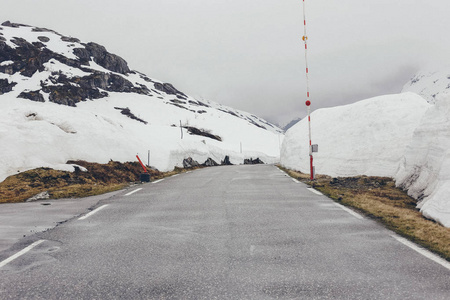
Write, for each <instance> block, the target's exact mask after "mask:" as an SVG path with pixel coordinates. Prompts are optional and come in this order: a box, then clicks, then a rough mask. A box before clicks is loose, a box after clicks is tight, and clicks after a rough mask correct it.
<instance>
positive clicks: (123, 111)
mask: <svg viewBox="0 0 450 300" xmlns="http://www.w3.org/2000/svg"><path fill="white" fill-rule="evenodd" d="M114 108H115V109H117V110H120V113H121V114H122V115H125V116H127V117H129V118H130V119H133V120H136V121H139V122H141V123H144V124H146V125H147V124H148V122H147V121H144V120H142V119H140V118H138V117H136V116H135V115H134V114H133V113H132V112H131V110H130V109H129V108H128V107H126V108H121V107H114Z"/></svg>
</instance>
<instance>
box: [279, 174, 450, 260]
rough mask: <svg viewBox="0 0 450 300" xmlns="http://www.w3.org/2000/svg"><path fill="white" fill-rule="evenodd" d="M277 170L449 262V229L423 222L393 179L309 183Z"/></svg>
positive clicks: (322, 179)
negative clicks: (376, 221) (374, 220)
mask: <svg viewBox="0 0 450 300" xmlns="http://www.w3.org/2000/svg"><path fill="white" fill-rule="evenodd" d="M280 168H281V167H280ZM281 169H283V170H284V171H285V172H286V173H288V174H289V175H290V176H291V177H294V178H296V179H298V180H300V181H302V182H304V183H306V184H308V185H310V186H312V187H314V188H315V189H317V190H319V191H320V192H322V193H323V194H325V195H327V196H328V197H330V198H331V199H333V200H335V201H336V202H339V203H341V204H343V205H346V206H350V207H353V208H355V209H356V210H358V211H360V212H361V213H363V214H365V215H366V216H369V217H371V218H373V219H376V220H378V221H379V222H381V223H382V224H384V225H385V226H386V227H387V228H389V229H391V230H393V231H395V232H396V233H398V234H399V235H401V236H403V237H406V238H407V239H409V240H411V241H413V242H415V243H417V244H419V245H421V246H423V247H425V248H427V249H429V250H431V251H433V252H434V253H436V254H438V255H440V256H442V257H443V258H445V259H447V260H448V261H450V228H446V227H444V226H442V225H440V224H438V223H436V222H434V221H432V220H429V219H426V218H425V217H424V216H423V215H422V214H421V213H420V212H419V211H418V210H417V209H416V201H415V200H414V199H413V198H411V197H410V196H408V195H407V194H406V192H405V191H403V190H401V189H399V188H397V187H396V186H395V182H394V180H393V179H391V178H386V177H369V176H357V177H345V178H332V177H329V176H324V175H318V176H317V178H316V180H315V181H313V182H311V181H310V180H309V175H308V174H303V173H300V172H296V171H292V170H288V169H284V168H281Z"/></svg>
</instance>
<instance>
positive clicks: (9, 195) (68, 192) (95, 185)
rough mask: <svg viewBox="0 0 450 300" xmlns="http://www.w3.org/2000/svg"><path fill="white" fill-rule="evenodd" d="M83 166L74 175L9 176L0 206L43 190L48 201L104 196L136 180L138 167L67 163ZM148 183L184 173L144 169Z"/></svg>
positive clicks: (46, 171) (38, 172)
mask: <svg viewBox="0 0 450 300" xmlns="http://www.w3.org/2000/svg"><path fill="white" fill-rule="evenodd" d="M67 163H69V164H76V165H79V166H82V167H85V168H86V169H87V170H88V171H87V172H83V171H81V170H80V169H78V170H76V171H75V172H65V171H57V170H53V169H49V168H38V169H34V170H30V171H26V172H22V173H20V174H17V175H13V176H10V177H8V178H6V179H5V180H4V181H3V182H1V183H0V203H14V202H24V201H26V200H27V199H29V198H31V197H33V196H34V195H36V194H39V193H41V192H44V191H47V192H48V193H49V195H50V198H51V199H60V198H80V197H87V196H93V195H99V194H104V193H108V192H112V191H116V190H120V189H122V188H125V187H126V186H127V185H129V184H130V183H135V182H137V181H139V176H140V174H141V173H142V167H141V166H140V164H139V163H138V162H127V163H120V162H116V161H110V162H109V163H107V164H98V163H90V162H86V161H68V162H67ZM147 171H148V172H149V173H150V176H151V178H152V180H157V179H161V178H164V177H167V176H172V175H174V174H177V173H181V172H184V171H185V170H184V169H180V168H175V169H174V170H173V171H170V172H160V171H158V170H154V169H149V168H148V169H147Z"/></svg>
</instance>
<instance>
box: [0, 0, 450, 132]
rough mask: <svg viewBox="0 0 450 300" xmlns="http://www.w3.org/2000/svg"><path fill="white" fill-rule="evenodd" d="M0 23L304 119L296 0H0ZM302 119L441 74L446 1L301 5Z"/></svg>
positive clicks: (449, 32)
mask: <svg viewBox="0 0 450 300" xmlns="http://www.w3.org/2000/svg"><path fill="white" fill-rule="evenodd" d="M0 4H1V5H0V8H1V9H0V23H2V22H4V21H6V20H10V21H11V22H16V23H24V24H29V25H33V26H39V27H47V28H49V29H53V30H55V31H57V32H59V33H61V34H63V35H68V36H72V37H77V38H79V39H81V40H82V41H84V42H90V41H93V42H97V43H99V44H102V45H104V46H105V47H106V48H107V49H108V51H110V52H112V53H115V54H117V55H119V56H121V57H123V58H124V59H125V60H127V62H128V64H129V67H130V68H131V69H134V70H138V71H140V72H143V73H145V74H147V75H148V76H149V77H152V78H155V79H159V80H162V81H165V82H170V83H172V84H173V85H174V86H175V87H177V88H178V89H179V90H181V91H183V92H185V93H187V94H189V95H191V96H193V97H196V98H199V99H205V100H212V101H215V102H219V103H222V104H225V105H229V106H231V107H234V108H237V109H241V110H245V111H248V112H251V113H253V114H256V115H258V116H260V117H263V118H266V119H267V120H269V121H272V122H278V123H280V124H285V123H287V122H289V121H290V120H291V119H293V118H296V117H305V115H306V106H305V104H304V103H305V100H306V92H305V90H306V88H305V81H306V79H305V56H304V46H303V41H302V40H301V37H302V36H303V10H302V1H301V0H127V1H124V0H0ZM306 18H307V26H308V27H307V31H308V48H309V53H308V60H309V62H308V63H309V67H310V86H311V87H310V91H311V101H312V109H313V110H315V109H317V108H321V107H330V106H336V105H340V104H347V103H352V102H355V101H358V100H362V99H365V98H369V97H373V96H378V95H384V94H389V93H397V92H400V90H401V88H402V86H403V85H404V84H405V83H406V82H407V81H408V80H409V79H410V78H411V77H412V76H413V75H414V73H415V72H416V71H417V70H418V69H421V68H423V67H424V66H428V65H430V64H431V65H432V66H442V65H449V64H450V51H449V49H450V2H449V1H448V0H372V1H362V0H339V1H338V0H306Z"/></svg>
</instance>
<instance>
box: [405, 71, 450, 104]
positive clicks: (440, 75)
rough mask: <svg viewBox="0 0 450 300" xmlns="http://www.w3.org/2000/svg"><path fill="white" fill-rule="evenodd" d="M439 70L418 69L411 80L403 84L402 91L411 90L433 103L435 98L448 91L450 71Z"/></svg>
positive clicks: (449, 88)
mask: <svg viewBox="0 0 450 300" xmlns="http://www.w3.org/2000/svg"><path fill="white" fill-rule="evenodd" d="M448 69H450V68H447V69H446V70H440V71H426V70H422V71H419V72H418V73H417V74H416V75H414V77H413V78H411V80H410V81H409V82H408V83H406V84H405V85H404V86H403V89H402V93H405V92H413V93H416V94H418V95H420V96H422V97H423V98H425V99H426V100H427V101H428V102H429V103H432V104H434V103H435V102H436V99H437V98H438V97H439V96H440V95H442V94H445V93H448V92H450V72H449V71H447V70H448Z"/></svg>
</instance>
